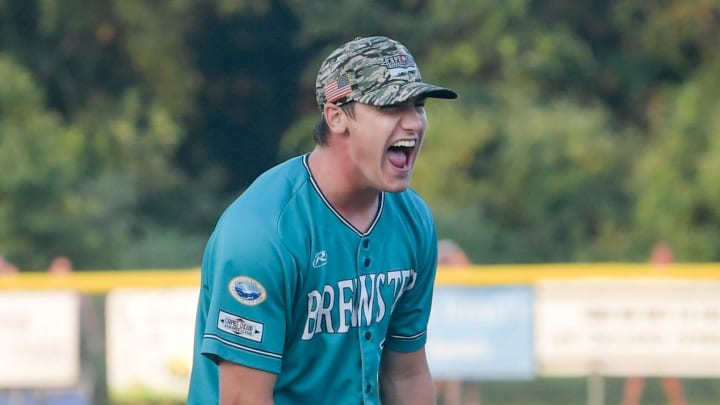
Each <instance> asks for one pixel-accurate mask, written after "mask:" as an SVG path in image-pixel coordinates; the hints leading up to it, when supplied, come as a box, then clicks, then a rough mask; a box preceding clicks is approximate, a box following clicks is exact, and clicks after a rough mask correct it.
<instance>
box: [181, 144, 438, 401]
mask: <svg viewBox="0 0 720 405" xmlns="http://www.w3.org/2000/svg"><path fill="white" fill-rule="evenodd" d="M307 157H308V155H305V156H301V157H296V158H293V159H291V160H288V161H286V162H284V163H281V164H280V165H278V166H276V167H274V168H272V169H270V170H269V171H267V172H266V173H264V174H263V175H261V176H260V177H259V178H258V179H257V180H256V181H255V182H254V183H253V184H252V185H251V186H250V187H249V188H248V189H247V190H246V191H245V192H244V193H243V194H242V195H241V196H240V197H239V198H238V199H237V200H235V202H233V203H232V204H231V205H230V206H229V207H228V208H227V210H226V211H225V212H224V213H223V215H222V216H221V218H220V220H219V221H218V223H217V226H216V227H215V230H214V231H213V233H212V235H211V237H210V239H209V241H208V244H207V247H206V249H205V254H204V257H203V263H202V285H201V291H200V298H199V302H198V312H197V320H196V331H195V348H194V357H193V367H192V375H191V379H190V391H189V395H188V401H187V402H188V403H189V404H203V405H206V404H216V403H218V366H217V362H218V360H219V359H223V360H225V361H230V362H233V363H237V364H242V365H244V366H247V367H252V368H255V369H259V370H264V371H267V372H271V373H275V374H277V382H276V385H275V389H274V393H273V395H274V399H275V403H276V404H278V405H289V404H292V405H297V404H320V403H327V404H339V405H342V404H353V405H357V404H379V402H380V401H379V392H378V370H379V367H380V358H381V354H382V350H383V349H384V348H385V349H390V350H394V351H398V352H412V351H415V350H418V349H421V348H422V347H423V346H424V344H425V340H426V327H427V323H428V318H429V316H430V306H431V300H432V289H433V282H434V279H435V269H436V263H437V237H436V233H435V225H434V222H433V219H432V215H431V213H430V210H429V208H428V207H427V205H426V204H425V203H424V202H423V201H422V199H421V198H420V197H419V196H418V195H417V194H416V193H415V192H414V191H412V190H406V191H404V192H401V193H381V194H380V196H379V198H380V201H379V209H378V212H377V215H376V217H375V220H374V222H373V223H372V225H371V227H370V229H368V230H367V232H360V231H359V230H357V229H355V228H354V227H353V226H352V225H351V224H350V223H349V222H347V221H346V220H345V219H343V218H342V217H341V216H340V215H339V214H338V213H337V212H336V211H335V210H334V209H333V207H332V206H331V205H330V204H329V203H328V202H327V200H326V199H325V197H324V196H323V194H322V192H321V191H320V189H319V188H318V187H317V185H316V184H315V182H314V180H313V178H312V176H311V174H310V170H309V168H308V165H307Z"/></svg>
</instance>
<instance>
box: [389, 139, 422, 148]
mask: <svg viewBox="0 0 720 405" xmlns="http://www.w3.org/2000/svg"><path fill="white" fill-rule="evenodd" d="M416 143H417V141H416V140H415V139H410V140H400V141H397V142H395V143H394V144H392V145H390V146H396V147H402V148H414V147H415V144H416Z"/></svg>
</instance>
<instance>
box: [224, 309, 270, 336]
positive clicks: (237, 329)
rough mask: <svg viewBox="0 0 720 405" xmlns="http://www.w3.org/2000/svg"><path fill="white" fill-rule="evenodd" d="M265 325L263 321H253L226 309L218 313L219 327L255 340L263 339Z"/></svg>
mask: <svg viewBox="0 0 720 405" xmlns="http://www.w3.org/2000/svg"><path fill="white" fill-rule="evenodd" d="M264 326H265V325H264V324H263V323H261V322H255V321H251V320H249V319H245V318H242V317H239V316H237V315H233V314H231V313H228V312H225V311H220V313H219V315H218V323H217V327H218V329H220V330H222V331H225V332H228V333H232V334H233V335H235V336H240V337H242V338H245V339H250V340H252V341H255V342H261V341H262V338H263V329H264Z"/></svg>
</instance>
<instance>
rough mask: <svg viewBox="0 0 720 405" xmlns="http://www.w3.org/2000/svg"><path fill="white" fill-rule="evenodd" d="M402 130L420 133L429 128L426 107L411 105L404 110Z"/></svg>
mask: <svg viewBox="0 0 720 405" xmlns="http://www.w3.org/2000/svg"><path fill="white" fill-rule="evenodd" d="M401 125H402V128H403V129H404V130H406V131H408V132H413V133H420V132H421V131H422V130H423V129H425V127H426V126H427V116H426V115H425V108H424V107H417V106H415V105H414V104H410V105H408V106H406V108H404V109H403V114H402V121H401Z"/></svg>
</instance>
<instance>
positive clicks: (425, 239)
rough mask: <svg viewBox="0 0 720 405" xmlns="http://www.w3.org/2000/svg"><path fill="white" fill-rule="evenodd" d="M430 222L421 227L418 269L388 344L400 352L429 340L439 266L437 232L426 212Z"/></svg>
mask: <svg viewBox="0 0 720 405" xmlns="http://www.w3.org/2000/svg"><path fill="white" fill-rule="evenodd" d="M426 218H427V219H426V221H425V223H426V224H427V226H426V227H425V228H422V229H420V230H419V231H418V233H419V234H418V235H417V239H416V240H418V252H417V257H418V261H417V269H416V270H415V271H416V275H415V278H414V280H411V281H410V282H409V283H408V285H407V286H406V287H405V289H406V290H405V291H404V293H403V295H402V296H401V297H400V299H399V301H398V306H397V308H396V309H395V311H393V315H392V318H391V320H390V326H389V329H388V334H387V337H386V341H385V347H386V348H388V349H390V350H393V351H398V352H413V351H416V350H419V349H421V348H422V347H423V346H424V345H425V342H426V341H427V325H428V320H429V318H430V309H431V305H432V296H433V286H434V283H435V273H436V270H437V233H436V230H435V224H434V221H433V220H432V216H431V214H430V213H429V211H428V212H427V217H426Z"/></svg>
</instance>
